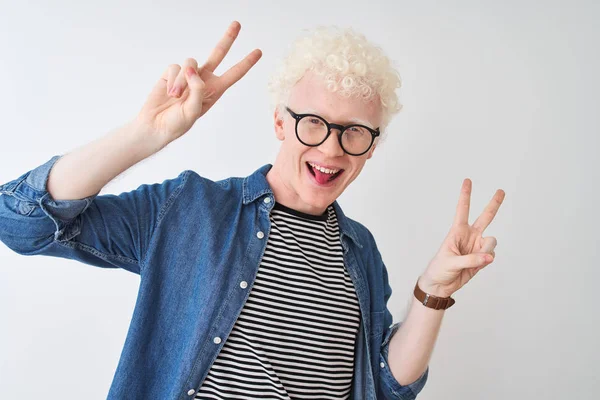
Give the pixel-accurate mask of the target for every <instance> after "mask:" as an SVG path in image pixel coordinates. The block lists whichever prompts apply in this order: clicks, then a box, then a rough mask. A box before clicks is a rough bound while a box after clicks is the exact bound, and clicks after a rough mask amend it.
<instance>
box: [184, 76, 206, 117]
mask: <svg viewBox="0 0 600 400" xmlns="http://www.w3.org/2000/svg"><path fill="white" fill-rule="evenodd" d="M201 70H202V67H201V68H199V69H198V71H196V69H195V68H193V67H188V69H187V70H186V71H185V79H186V81H187V84H188V87H189V88H190V94H189V96H188V98H187V99H186V100H185V102H184V103H183V111H184V113H185V115H189V116H190V117H192V118H194V120H196V119H198V118H200V115H202V102H203V100H204V88H205V86H206V85H205V83H204V81H203V80H202V78H200V71H201Z"/></svg>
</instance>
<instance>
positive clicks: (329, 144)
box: [318, 128, 344, 157]
mask: <svg viewBox="0 0 600 400" xmlns="http://www.w3.org/2000/svg"><path fill="white" fill-rule="evenodd" d="M339 134H340V130H339V129H337V128H331V133H330V134H329V136H328V137H327V139H326V140H325V141H324V142H323V143H321V144H320V145H319V147H318V149H319V151H320V152H321V153H323V154H325V155H326V156H328V157H339V156H343V155H344V149H342V147H341V146H340V142H339V139H338V136H339Z"/></svg>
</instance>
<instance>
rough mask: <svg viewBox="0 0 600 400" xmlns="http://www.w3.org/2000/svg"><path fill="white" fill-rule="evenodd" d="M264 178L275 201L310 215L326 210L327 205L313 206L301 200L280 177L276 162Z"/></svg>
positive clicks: (320, 213)
mask: <svg viewBox="0 0 600 400" xmlns="http://www.w3.org/2000/svg"><path fill="white" fill-rule="evenodd" d="M266 178H267V182H268V183H269V186H270V187H271V190H272V191H273V195H274V196H275V201H276V202H277V203H279V204H283V205H284V206H286V207H288V208H291V209H292V210H296V211H300V212H303V213H305V214H311V215H322V214H323V213H324V212H325V210H327V207H324V208H321V207H315V206H312V205H310V204H306V203H305V202H304V201H302V199H301V198H300V196H298V193H297V192H296V191H295V190H294V188H292V187H291V186H290V184H289V182H286V181H285V180H284V179H283V178H282V175H281V173H280V168H279V164H278V163H275V164H274V165H273V167H272V168H271V169H270V170H269V172H267V176H266Z"/></svg>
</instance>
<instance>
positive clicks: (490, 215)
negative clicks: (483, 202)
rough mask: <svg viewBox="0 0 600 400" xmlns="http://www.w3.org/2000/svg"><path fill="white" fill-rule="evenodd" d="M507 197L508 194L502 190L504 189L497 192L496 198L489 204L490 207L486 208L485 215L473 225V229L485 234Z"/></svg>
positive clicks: (482, 214)
mask: <svg viewBox="0 0 600 400" xmlns="http://www.w3.org/2000/svg"><path fill="white" fill-rule="evenodd" d="M505 195H506V194H505V193H504V190H502V189H498V190H496V193H495V194H494V197H493V198H492V200H491V201H490V202H489V203H488V205H487V206H486V207H485V210H483V213H481V215H480V216H479V217H478V218H477V219H476V220H475V222H474V223H473V228H475V229H476V230H478V231H480V232H483V231H484V230H485V228H487V227H488V225H489V224H490V223H491V222H492V220H493V219H494V217H495V216H496V213H497V212H498V209H499V208H500V205H502V202H503V201H504V196H505Z"/></svg>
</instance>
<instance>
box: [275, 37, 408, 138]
mask: <svg viewBox="0 0 600 400" xmlns="http://www.w3.org/2000/svg"><path fill="white" fill-rule="evenodd" d="M303 32H305V34H304V35H302V36H299V37H298V38H297V39H296V40H295V41H294V42H292V44H291V45H290V51H289V53H288V54H287V56H285V57H284V58H283V59H282V60H279V62H278V65H277V68H276V70H275V72H274V73H273V75H272V77H271V79H270V81H269V83H268V90H269V93H270V96H271V109H274V108H275V107H278V108H279V115H284V114H285V108H284V107H285V105H286V104H287V101H288V99H289V95H290V91H291V89H292V87H293V86H294V85H295V84H296V82H298V81H299V80H300V79H301V78H302V77H303V76H304V74H305V73H306V72H307V71H309V70H310V71H312V72H314V73H316V74H317V75H319V76H321V77H323V78H324V79H325V82H326V84H327V88H328V89H329V90H331V91H332V92H338V93H339V94H341V95H342V96H344V97H350V96H353V97H357V98H362V99H363V100H365V101H369V100H370V99H372V98H373V97H375V96H379V99H380V102H381V106H382V122H381V126H380V131H381V132H382V135H381V137H380V141H381V139H382V138H383V137H384V136H385V131H386V129H385V128H386V127H387V126H388V124H389V122H390V120H391V119H392V116H393V115H394V114H396V113H398V112H399V111H400V110H401V109H402V104H400V101H399V99H398V96H397V94H396V89H398V88H400V87H401V85H402V80H401V78H400V74H399V73H398V71H397V70H396V69H395V68H394V66H393V65H392V62H391V60H390V59H389V58H388V57H387V56H386V55H385V54H384V52H383V50H382V49H381V48H380V47H378V46H375V45H374V44H372V43H370V42H368V41H367V39H366V38H365V36H364V35H363V34H361V33H359V32H356V31H355V30H354V29H353V28H345V29H342V28H339V27H337V26H329V27H327V26H317V27H316V28H314V29H312V30H307V29H305V30H303Z"/></svg>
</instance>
